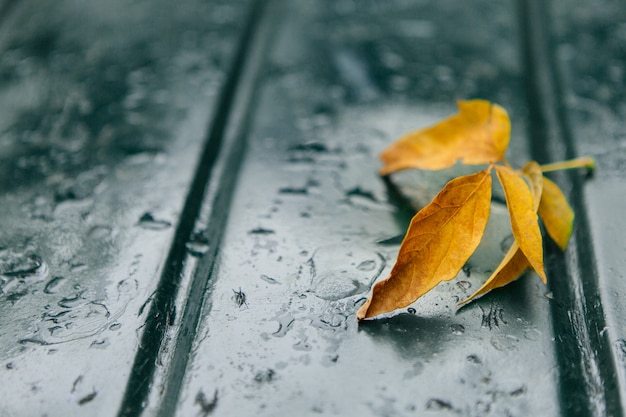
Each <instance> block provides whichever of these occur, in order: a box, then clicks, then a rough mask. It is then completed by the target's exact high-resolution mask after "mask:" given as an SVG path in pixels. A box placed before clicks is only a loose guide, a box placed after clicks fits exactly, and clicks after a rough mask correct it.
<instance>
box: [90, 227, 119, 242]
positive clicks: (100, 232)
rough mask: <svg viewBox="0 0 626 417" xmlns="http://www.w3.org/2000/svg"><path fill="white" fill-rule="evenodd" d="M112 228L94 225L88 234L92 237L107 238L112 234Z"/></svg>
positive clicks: (97, 238)
mask: <svg viewBox="0 0 626 417" xmlns="http://www.w3.org/2000/svg"><path fill="white" fill-rule="evenodd" d="M112 231H113V229H112V228H110V227H109V226H94V227H92V228H91V229H90V230H89V232H87V236H88V237H89V238H91V239H96V240H99V239H106V238H107V237H110V236H111V232H112Z"/></svg>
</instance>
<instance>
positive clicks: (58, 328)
mask: <svg viewBox="0 0 626 417" xmlns="http://www.w3.org/2000/svg"><path fill="white" fill-rule="evenodd" d="M61 330H63V326H52V327H48V331H49V332H50V336H57V333H59V331H61Z"/></svg>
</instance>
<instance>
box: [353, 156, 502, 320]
mask: <svg viewBox="0 0 626 417" xmlns="http://www.w3.org/2000/svg"><path fill="white" fill-rule="evenodd" d="M491 182H492V181H491V167H490V168H488V169H486V170H483V171H479V172H477V173H475V174H471V175H466V176H463V177H458V178H455V179H453V180H452V181H450V182H449V183H448V184H446V186H445V187H444V188H443V190H441V192H440V193H439V194H437V196H435V198H434V199H433V201H432V202H431V203H430V204H428V205H427V206H426V207H424V208H423V209H422V210H420V211H419V212H418V213H417V214H416V215H415V216H414V217H413V219H412V220H411V224H410V226H409V229H408V230H407V233H406V236H405V237H404V240H403V242H402V245H401V246H400V252H399V254H398V258H397V260H396V263H395V265H394V266H393V268H392V270H391V274H390V275H389V277H387V278H386V279H384V280H383V281H380V282H377V283H376V284H375V285H374V288H373V289H372V295H371V296H370V298H369V299H368V300H367V301H366V302H365V304H363V306H361V308H360V309H359V311H358V312H357V319H359V320H363V319H366V318H369V317H373V316H376V315H378V314H382V313H386V312H389V311H392V310H395V309H398V308H402V307H406V306H408V305H409V304H411V303H412V302H414V301H415V300H417V299H418V298H419V297H421V296H422V295H424V294H426V293H427V292H428V291H430V290H431V289H432V288H433V287H435V286H436V285H437V284H439V283H440V282H442V281H448V280H451V279H453V278H454V277H456V275H457V274H458V272H459V271H460V270H461V268H462V267H463V265H464V264H465V262H467V259H468V258H469V257H470V256H471V255H472V253H473V252H474V251H475V250H476V247H477V246H478V244H479V243H480V240H481V238H482V236H483V233H484V232H485V226H486V225H487V220H488V218H489V207H490V204H491Z"/></svg>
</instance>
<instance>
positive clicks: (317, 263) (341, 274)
mask: <svg viewBox="0 0 626 417" xmlns="http://www.w3.org/2000/svg"><path fill="white" fill-rule="evenodd" d="M307 265H308V266H309V272H310V277H311V278H310V279H311V287H310V290H311V292H313V293H314V294H315V295H316V296H317V297H319V298H322V299H324V300H329V301H336V300H340V299H342V298H346V297H350V296H353V295H356V294H361V293H364V292H367V291H369V289H370V286H371V285H372V283H373V282H374V281H375V280H376V278H378V276H379V275H380V273H381V272H382V270H383V269H384V267H385V259H384V257H383V256H382V255H381V254H379V253H377V252H372V251H369V250H367V249H361V248H358V247H353V248H350V250H347V249H346V248H345V247H344V246H334V245H332V246H325V247H321V248H319V249H317V250H316V251H315V253H314V254H313V256H312V257H311V258H310V259H309V260H308V262H307ZM359 266H361V269H359ZM363 269H367V270H363Z"/></svg>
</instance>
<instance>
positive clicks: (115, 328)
mask: <svg viewBox="0 0 626 417" xmlns="http://www.w3.org/2000/svg"><path fill="white" fill-rule="evenodd" d="M121 327H122V323H113V324H112V325H110V326H109V330H113V331H115V330H119V329H120V328H121Z"/></svg>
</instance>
